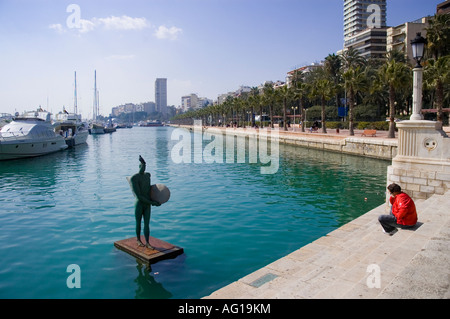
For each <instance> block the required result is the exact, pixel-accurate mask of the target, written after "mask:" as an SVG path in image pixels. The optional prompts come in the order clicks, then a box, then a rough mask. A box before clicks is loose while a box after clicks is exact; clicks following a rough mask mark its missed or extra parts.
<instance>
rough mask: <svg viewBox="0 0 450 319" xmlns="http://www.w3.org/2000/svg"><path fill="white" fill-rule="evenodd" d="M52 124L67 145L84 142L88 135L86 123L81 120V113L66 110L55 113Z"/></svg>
mask: <svg viewBox="0 0 450 319" xmlns="http://www.w3.org/2000/svg"><path fill="white" fill-rule="evenodd" d="M53 125H54V128H55V132H56V133H58V134H60V135H61V136H62V137H64V140H65V141H66V144H67V145H68V146H69V147H73V146H76V145H80V144H85V143H86V141H87V138H88V136H89V131H88V126H87V123H85V122H83V121H82V120H81V115H79V114H75V113H68V112H67V111H66V110H64V112H63V113H58V114H56V116H55V120H54V123H53Z"/></svg>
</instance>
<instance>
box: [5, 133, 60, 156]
mask: <svg viewBox="0 0 450 319" xmlns="http://www.w3.org/2000/svg"><path fill="white" fill-rule="evenodd" d="M67 147H68V145H67V144H66V142H65V141H64V139H63V138H60V139H59V138H58V139H53V140H48V141H33V142H27V141H21V142H12V143H8V142H0V161H3V160H12V159H18V158H27V157H36V156H42V155H46V154H50V153H54V152H58V151H62V150H65V149H66V148H67Z"/></svg>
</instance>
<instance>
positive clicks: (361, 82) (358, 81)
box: [343, 66, 367, 136]
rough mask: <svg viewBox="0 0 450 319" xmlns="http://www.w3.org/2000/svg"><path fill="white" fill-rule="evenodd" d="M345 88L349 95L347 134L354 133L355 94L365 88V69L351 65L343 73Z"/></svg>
mask: <svg viewBox="0 0 450 319" xmlns="http://www.w3.org/2000/svg"><path fill="white" fill-rule="evenodd" d="M343 78H344V83H345V89H346V90H347V92H348V97H349V104H350V107H349V113H348V118H349V135H352V136H353V135H355V132H354V131H353V107H354V106H355V104H356V99H355V98H356V95H357V94H358V92H360V91H363V90H365V89H366V88H367V75H366V72H365V69H364V68H363V67H361V66H357V67H353V66H351V67H350V68H349V69H348V70H347V71H345V72H344V74H343Z"/></svg>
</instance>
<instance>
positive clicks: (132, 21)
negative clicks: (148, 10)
mask: <svg viewBox="0 0 450 319" xmlns="http://www.w3.org/2000/svg"><path fill="white" fill-rule="evenodd" d="M92 21H94V22H95V23H96V24H97V25H103V26H104V27H105V29H107V30H141V29H144V28H146V27H148V23H147V20H146V19H145V18H132V17H129V16H121V17H115V16H111V17H108V18H98V19H97V18H94V19H92Z"/></svg>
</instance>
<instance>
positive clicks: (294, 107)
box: [291, 106, 298, 131]
mask: <svg viewBox="0 0 450 319" xmlns="http://www.w3.org/2000/svg"><path fill="white" fill-rule="evenodd" d="M297 108H298V107H297V106H293V107H291V109H293V110H294V126H292V130H293V131H295V110H296V109H297Z"/></svg>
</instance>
